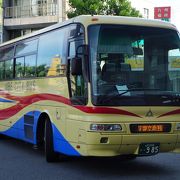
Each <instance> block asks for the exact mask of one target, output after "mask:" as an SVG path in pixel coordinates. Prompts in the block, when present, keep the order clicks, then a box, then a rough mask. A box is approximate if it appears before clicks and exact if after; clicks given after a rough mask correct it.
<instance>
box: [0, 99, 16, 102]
mask: <svg viewBox="0 0 180 180" xmlns="http://www.w3.org/2000/svg"><path fill="white" fill-rule="evenodd" d="M0 102H7V103H12V102H14V101H12V100H8V99H3V98H0Z"/></svg>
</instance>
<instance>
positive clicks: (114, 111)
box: [75, 106, 141, 118]
mask: <svg viewBox="0 0 180 180" xmlns="http://www.w3.org/2000/svg"><path fill="white" fill-rule="evenodd" d="M75 107H76V108H77V109H79V110H81V111H83V112H86V113H95V114H121V115H127V116H134V117H138V118H141V117H140V116H138V115H137V114H134V113H131V112H129V111H125V110H122V109H115V108H108V107H88V106H75Z"/></svg>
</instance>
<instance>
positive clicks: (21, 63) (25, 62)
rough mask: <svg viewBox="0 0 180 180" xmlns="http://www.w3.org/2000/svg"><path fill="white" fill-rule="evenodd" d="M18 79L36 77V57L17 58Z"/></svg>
mask: <svg viewBox="0 0 180 180" xmlns="http://www.w3.org/2000/svg"><path fill="white" fill-rule="evenodd" d="M15 69H16V74H15V76H16V78H23V77H33V76H35V75H36V55H30V56H25V57H20V58H16V66H15Z"/></svg>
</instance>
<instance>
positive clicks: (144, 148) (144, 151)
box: [139, 143, 160, 156]
mask: <svg viewBox="0 0 180 180" xmlns="http://www.w3.org/2000/svg"><path fill="white" fill-rule="evenodd" d="M159 146H160V143H142V144H140V146H139V155H142V156H151V155H155V154H158V153H159Z"/></svg>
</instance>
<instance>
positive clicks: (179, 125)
mask: <svg viewBox="0 0 180 180" xmlns="http://www.w3.org/2000/svg"><path fill="white" fill-rule="evenodd" d="M176 130H179V131H180V123H177V124H176Z"/></svg>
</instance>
